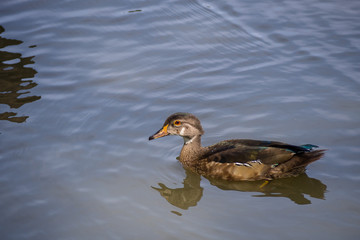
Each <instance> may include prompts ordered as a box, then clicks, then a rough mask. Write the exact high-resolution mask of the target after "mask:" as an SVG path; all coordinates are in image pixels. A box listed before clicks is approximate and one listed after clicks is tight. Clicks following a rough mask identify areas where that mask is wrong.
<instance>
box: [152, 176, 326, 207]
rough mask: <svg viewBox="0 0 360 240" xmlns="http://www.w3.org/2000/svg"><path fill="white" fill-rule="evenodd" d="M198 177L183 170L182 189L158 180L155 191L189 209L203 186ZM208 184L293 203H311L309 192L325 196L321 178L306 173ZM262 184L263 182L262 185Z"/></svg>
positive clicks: (171, 201)
mask: <svg viewBox="0 0 360 240" xmlns="http://www.w3.org/2000/svg"><path fill="white" fill-rule="evenodd" d="M200 181H201V177H200V176H199V175H198V174H196V173H193V172H190V171H188V170H186V177H185V179H184V182H183V187H181V188H169V187H167V186H166V185H165V184H163V183H159V186H160V188H158V187H152V188H153V189H155V190H157V191H158V192H159V193H160V194H161V196H163V197H164V198H165V199H166V200H167V201H168V202H169V203H170V204H172V205H174V206H176V207H179V208H181V209H188V208H189V207H193V206H196V205H197V202H199V201H200V199H201V197H202V194H203V188H202V187H201V186H200ZM209 181H210V183H211V184H212V185H214V186H217V187H218V188H220V189H223V190H236V191H241V192H254V193H257V194H254V195H252V196H253V197H285V198H289V199H290V200H291V201H293V202H294V203H296V204H311V201H310V199H309V198H306V197H305V195H308V196H310V197H312V198H317V199H325V191H326V185H325V184H323V183H322V182H321V181H319V180H317V179H315V178H310V177H308V176H307V175H306V174H302V175H300V176H298V177H291V178H284V179H277V180H272V181H269V182H268V183H267V184H266V182H265V181H254V182H247V181H244V182H227V181H219V180H212V179H209ZM264 183H265V184H264Z"/></svg>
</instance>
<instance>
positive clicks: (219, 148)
mask: <svg viewBox="0 0 360 240" xmlns="http://www.w3.org/2000/svg"><path fill="white" fill-rule="evenodd" d="M312 147H315V146H314V145H303V146H295V145H290V144H286V143H282V142H275V141H258V140H249V139H237V140H227V141H222V142H219V143H218V144H215V145H212V146H210V147H209V151H208V154H207V156H204V157H205V158H206V159H207V160H208V161H215V162H220V163H239V164H241V163H249V162H250V163H251V162H258V163H263V164H267V165H273V164H279V163H283V162H286V161H288V160H290V159H291V158H292V157H293V156H294V155H295V154H299V153H302V152H308V151H310V150H311V148H312Z"/></svg>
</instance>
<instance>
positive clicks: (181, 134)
mask: <svg viewBox="0 0 360 240" xmlns="http://www.w3.org/2000/svg"><path fill="white" fill-rule="evenodd" d="M184 133H185V127H183V128H182V129H181V131H180V136H183V135H184Z"/></svg>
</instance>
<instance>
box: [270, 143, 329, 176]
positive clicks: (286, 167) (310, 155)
mask: <svg viewBox="0 0 360 240" xmlns="http://www.w3.org/2000/svg"><path fill="white" fill-rule="evenodd" d="M325 151H326V150H313V151H307V152H302V153H298V154H295V155H294V157H292V158H291V159H290V160H289V161H287V162H284V163H282V164H279V165H278V166H276V167H275V168H272V169H271V170H270V172H269V175H270V177H271V178H273V179H276V178H284V177H292V176H297V175H299V174H301V173H304V172H305V168H306V166H307V165H309V164H310V163H312V162H315V161H316V160H319V159H320V158H321V157H322V156H323V155H324V153H325Z"/></svg>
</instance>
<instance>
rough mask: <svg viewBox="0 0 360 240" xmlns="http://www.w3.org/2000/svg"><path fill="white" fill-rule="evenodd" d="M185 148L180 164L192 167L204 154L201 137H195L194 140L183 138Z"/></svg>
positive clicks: (181, 154) (182, 151)
mask: <svg viewBox="0 0 360 240" xmlns="http://www.w3.org/2000/svg"><path fill="white" fill-rule="evenodd" d="M183 138H184V146H183V148H182V149H181V153H180V162H182V163H183V164H184V165H185V166H187V167H191V165H192V164H191V163H194V161H196V160H197V159H199V158H200V157H201V155H202V153H203V147H202V146H201V135H197V136H194V137H192V138H189V137H183Z"/></svg>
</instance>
